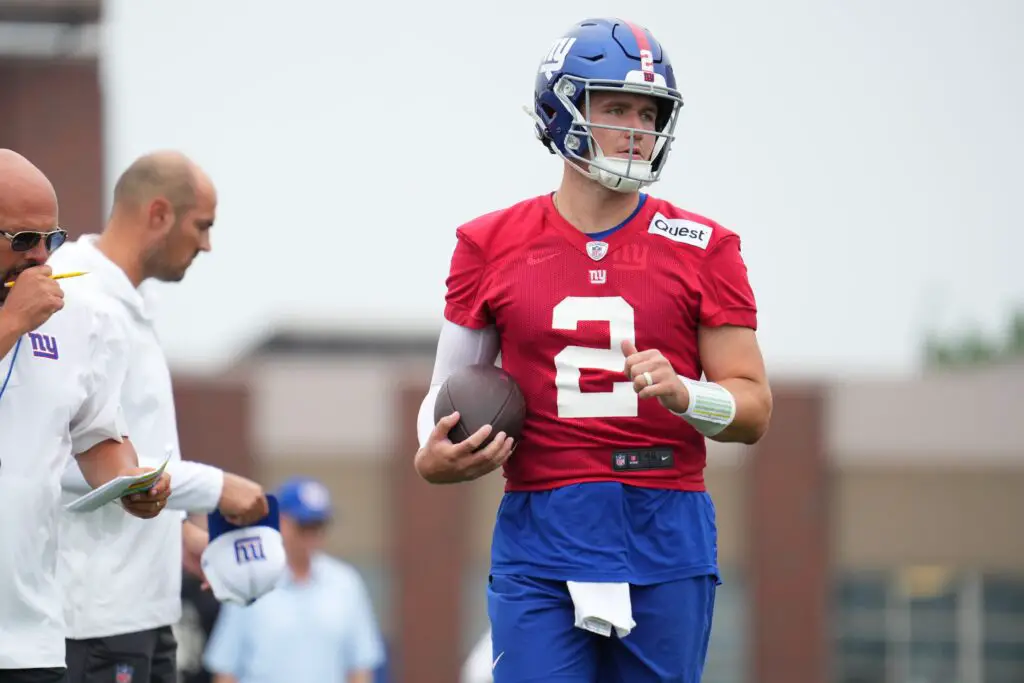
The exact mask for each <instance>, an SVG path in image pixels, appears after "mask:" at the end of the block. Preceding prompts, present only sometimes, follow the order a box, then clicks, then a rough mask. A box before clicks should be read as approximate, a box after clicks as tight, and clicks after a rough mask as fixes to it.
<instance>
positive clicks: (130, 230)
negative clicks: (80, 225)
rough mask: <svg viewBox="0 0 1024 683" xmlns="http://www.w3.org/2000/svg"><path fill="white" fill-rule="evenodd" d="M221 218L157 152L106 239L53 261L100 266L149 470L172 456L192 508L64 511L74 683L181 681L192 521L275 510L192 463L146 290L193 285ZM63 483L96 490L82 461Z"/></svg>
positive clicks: (132, 419) (125, 178)
mask: <svg viewBox="0 0 1024 683" xmlns="http://www.w3.org/2000/svg"><path fill="white" fill-rule="evenodd" d="M215 214H216V193H215V191H214V188H213V184H212V183H211V182H210V179H209V178H208V177H207V176H206V174H205V173H203V172H202V170H200V169H199V168H198V167H197V166H196V165H195V164H194V163H192V162H191V161H190V160H189V159H187V158H186V157H184V156H183V155H181V154H179V153H177V152H155V153H152V154H147V155H145V156H143V157H141V158H139V159H138V160H136V161H135V162H134V163H133V164H131V165H130V166H129V167H128V169H126V170H125V171H124V173H123V174H122V175H121V177H120V178H119V179H118V181H117V184H116V185H115V188H114V202H113V209H112V212H111V216H110V219H109V221H108V223H107V226H106V228H105V229H104V231H103V233H102V234H101V235H86V236H84V237H82V238H81V239H79V240H77V241H76V242H72V243H70V244H67V245H65V246H64V248H62V249H61V251H60V252H59V253H58V254H55V255H54V257H53V260H52V261H51V263H52V264H53V265H54V267H55V268H59V269H60V270H62V271H88V272H89V276H88V277H87V278H82V280H88V282H87V283H84V284H83V286H88V287H90V288H91V290H92V292H93V294H94V296H96V297H97V298H98V299H101V300H103V301H104V303H105V304H106V305H107V306H109V307H110V308H111V310H113V311H115V315H116V316H117V319H118V323H119V325H120V326H121V327H123V328H124V329H126V330H127V337H128V343H127V348H126V349H125V355H126V356H127V358H128V371H127V377H126V379H125V382H124V385H123V389H122V391H121V404H122V406H123V408H124V416H125V420H126V422H127V425H128V429H129V430H130V431H131V434H132V440H133V443H134V444H135V448H136V450H137V451H138V453H139V462H140V463H142V464H145V465H157V464H159V463H160V462H162V461H163V459H164V458H165V457H166V456H167V455H168V454H170V457H171V460H170V462H169V463H168V465H167V471H168V472H170V473H171V477H172V479H173V481H174V492H173V493H172V494H171V497H170V499H169V500H168V503H167V504H168V507H169V508H171V509H172V510H178V511H181V512H179V514H178V516H177V517H176V518H175V517H172V515H165V516H164V518H162V519H159V520H154V521H153V522H147V523H139V520H137V519H133V518H132V517H129V516H128V515H125V514H124V513H123V512H122V511H121V510H119V509H117V508H115V507H107V508H104V509H100V510H96V511H95V512H89V513H85V514H73V513H63V514H62V516H61V527H60V544H59V554H58V565H57V577H58V580H59V581H60V583H61V585H62V586H63V588H64V594H65V602H64V615H65V619H66V621H67V631H66V633H67V638H68V640H67V667H68V677H69V680H70V683H93V682H95V683H108V682H112V681H115V680H131V683H177V671H176V659H177V656H176V655H177V643H176V641H175V638H174V634H173V632H172V625H173V624H176V623H177V622H178V621H179V620H180V619H181V578H182V577H181V572H182V562H183V559H184V561H185V564H186V566H189V567H190V568H192V569H193V571H194V572H196V573H200V572H201V570H200V569H199V562H200V557H201V555H202V552H203V549H204V548H205V547H206V544H207V535H206V531H205V529H203V528H200V527H199V526H197V525H195V524H193V523H192V522H190V521H186V520H185V519H184V517H185V515H186V514H187V513H197V514H198V513H201V514H202V515H204V516H205V515H206V513H209V512H212V511H213V510H215V509H217V510H219V512H220V513H221V514H223V515H224V516H225V517H226V518H228V519H230V520H231V521H232V522H234V523H236V524H239V525H242V526H245V525H247V524H249V523H251V522H253V521H255V520H257V519H259V518H261V517H263V516H264V515H265V514H266V513H267V500H266V497H265V495H264V493H263V489H262V488H261V487H260V486H259V485H258V484H256V483H255V482H252V481H250V480H248V479H245V478H243V477H240V476H238V475H236V474H232V473H229V472H223V471H221V470H220V469H218V468H215V467H211V466H209V465H205V464H202V463H198V462H190V461H186V460H182V458H181V455H180V453H179V444H178V432H177V420H176V417H175V409H174V395H173V392H172V387H171V373H170V370H169V368H168V364H167V360H166V357H165V355H164V353H163V350H162V348H161V346H160V341H159V340H158V338H157V335H156V331H155V329H154V319H153V306H152V303H153V302H152V297H151V296H148V295H147V291H146V290H147V286H146V285H143V283H144V282H145V281H147V280H150V279H154V280H161V281H178V280H181V279H182V278H183V277H184V275H185V271H186V270H187V269H188V267H189V266H190V265H191V263H192V261H193V260H194V259H195V257H196V256H197V255H198V254H199V253H201V252H205V251H209V249H210V234H209V233H210V229H211V228H212V226H213V223H214V220H215V217H216V216H215ZM140 286H141V287H140ZM239 436H240V437H241V435H239ZM62 483H63V486H64V489H65V493H64V498H65V500H71V499H73V498H75V497H77V496H79V495H81V492H82V489H84V487H85V482H84V480H83V479H82V475H81V472H79V469H78V468H77V467H75V466H74V465H73V464H72V465H71V466H70V467H69V468H68V470H67V471H66V472H65V476H64V480H63V482H62ZM97 539H102V542H101V543H99V544H97ZM183 545H184V547H183ZM116 571H119V572H120V576H121V578H120V580H119V581H117V582H116V583H114V582H111V581H110V580H109V576H110V575H111V574H112V573H113V572H116Z"/></svg>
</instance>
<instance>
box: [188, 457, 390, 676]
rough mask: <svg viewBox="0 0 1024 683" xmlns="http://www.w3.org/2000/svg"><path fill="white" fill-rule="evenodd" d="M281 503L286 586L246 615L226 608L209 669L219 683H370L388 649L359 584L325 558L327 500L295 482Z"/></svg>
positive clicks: (306, 483) (316, 486) (311, 485)
mask: <svg viewBox="0 0 1024 683" xmlns="http://www.w3.org/2000/svg"><path fill="white" fill-rule="evenodd" d="M277 498H278V503H279V506H280V513H281V535H282V537H283V538H284V544H285V553H286V555H287V558H288V572H287V575H286V578H284V579H283V580H282V581H281V583H280V584H279V585H278V587H277V588H276V589H274V590H273V591H271V592H270V593H267V594H266V595H264V596H263V597H262V598H260V599H259V600H257V601H256V602H254V603H253V604H252V605H249V606H248V607H244V608H243V607H238V606H235V605H231V604H223V605H222V606H221V610H220V614H219V616H218V617H217V624H216V626H215V627H214V630H213V634H212V636H211V637H210V640H209V642H208V643H207V646H206V655H205V658H204V661H205V664H206V668H207V669H209V670H210V671H212V672H214V674H215V676H214V679H213V680H214V681H215V683H246V682H247V681H260V682H261V683H294V682H297V681H311V682H312V681H317V682H318V683H320V682H322V683H372V681H373V672H374V669H376V668H377V667H378V666H379V665H380V664H381V662H382V661H383V659H384V646H383V643H382V641H381V637H380V632H379V630H378V627H377V620H376V618H375V617H374V614H373V607H372V605H371V603H370V599H369V595H368V594H367V592H366V587H365V585H364V584H363V580H362V577H360V576H359V573H358V572H357V571H356V570H355V569H353V568H352V567H351V566H350V565H348V564H346V563H344V562H342V561H340V560H337V559H335V558H333V557H330V556H329V555H327V554H325V553H324V552H323V544H324V534H325V531H326V528H327V525H328V524H329V523H331V521H332V519H333V508H332V505H331V498H330V493H329V492H328V491H327V488H326V487H325V486H324V485H323V484H322V483H320V482H319V481H316V480H315V479H311V478H306V477H296V478H292V479H289V480H288V481H286V482H285V483H284V484H283V485H282V486H281V488H280V489H279V490H278V492H277Z"/></svg>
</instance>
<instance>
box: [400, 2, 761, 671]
mask: <svg viewBox="0 0 1024 683" xmlns="http://www.w3.org/2000/svg"><path fill="white" fill-rule="evenodd" d="M534 95H535V97H534V106H533V110H532V112H531V114H532V118H533V120H534V123H535V126H536V133H537V136H538V137H539V139H540V141H541V143H542V144H543V145H544V146H545V147H546V148H547V149H548V150H549V151H550V152H552V153H553V154H555V155H557V156H558V157H560V158H561V160H562V162H563V164H564V172H563V177H562V181H561V184H560V186H559V188H558V189H557V191H555V192H553V193H551V194H545V195H542V196H539V197H534V198H531V199H527V200H526V201H523V202H521V203H519V204H516V205H514V206H511V207H508V208H505V209H502V210H500V211H496V212H494V213H490V214H487V215H484V216H482V217H480V218H477V219H476V220H473V221H471V222H469V223H468V224H466V225H463V226H462V227H460V228H459V229H458V230H457V233H456V234H457V244H456V247H455V251H454V254H453V256H452V260H451V270H450V275H449V277H448V280H447V295H446V305H445V312H444V315H445V318H446V320H445V323H444V327H443V329H442V332H441V336H440V339H439V343H438V350H437V357H436V361H435V369H434V376H433V380H432V383H431V390H430V393H429V394H428V395H427V397H426V398H425V400H424V401H423V405H422V408H421V411H420V418H419V424H418V431H419V434H420V445H421V448H420V449H419V451H418V452H417V454H416V460H415V466H416V469H417V471H418V472H419V473H420V475H421V476H422V477H423V478H424V479H426V480H427V481H429V482H432V483H450V482H459V481H470V480H473V479H476V478H478V477H480V476H482V475H484V474H486V473H487V472H490V471H491V470H493V469H496V468H497V467H499V466H501V467H503V469H504V476H505V478H506V487H505V491H506V493H505V495H504V498H503V500H502V502H501V505H500V508H499V511H498V515H497V520H496V523H495V528H494V538H493V543H492V551H491V552H492V557H491V575H490V578H489V586H488V611H489V616H490V621H491V626H492V629H493V635H492V638H493V647H492V653H493V658H492V668H493V675H494V680H495V681H496V683H513V682H525V681H545V682H550V681H561V682H568V681H573V682H579V683H591V682H594V681H628V682H629V683H644V682H646V681H652V682H653V681H674V682H678V683H697V682H698V681H699V680H700V677H701V672H702V670H703V667H704V660H705V656H706V652H707V646H708V639H709V636H710V632H711V622H712V612H713V609H714V600H715V589H716V586H717V585H718V582H719V575H718V572H719V570H718V564H717V551H716V548H717V532H716V527H715V509H714V505H713V503H712V501H711V498H710V497H709V495H708V493H707V491H706V489H705V485H704V476H703V471H704V467H705V459H706V451H705V439H714V440H716V441H732V442H741V443H745V444H752V443H754V442H756V441H757V440H758V439H760V438H761V436H762V435H763V434H764V433H765V430H766V429H767V427H768V423H769V419H770V416H771V410H772V397H771V391H770V388H769V384H768V380H767V377H766V373H765V368H764V362H763V359H762V355H761V351H760V348H759V346H758V342H757V337H756V333H755V330H756V327H757V309H756V305H755V301H754V295H753V292H752V290H751V286H750V284H749V282H748V278H747V270H746V266H745V264H744V262H743V259H742V258H741V255H740V239H739V237H738V236H737V235H736V233H734V232H732V231H730V230H728V229H727V228H725V227H723V226H721V225H719V224H718V223H715V222H714V221H712V220H710V219H708V218H705V217H703V216H700V215H697V214H695V213H692V212H690V211H687V210H684V209H681V208H679V207H676V206H675V205H673V204H670V203H669V202H667V201H664V200H661V199H657V198H655V197H653V196H650V195H648V194H646V193H644V192H643V191H642V190H643V188H645V187H646V186H648V185H650V184H651V183H654V182H655V181H657V180H658V179H659V178H660V177H661V173H662V171H663V170H664V168H665V164H666V161H667V159H668V155H669V151H670V149H671V146H672V142H673V139H674V132H675V128H676V123H677V120H678V117H679V112H680V108H681V106H682V97H681V96H680V93H679V90H678V89H677V87H676V78H675V75H674V73H673V70H672V66H671V63H670V62H669V58H668V55H667V54H666V52H665V50H664V48H663V47H662V45H661V44H660V43H659V42H658V41H657V40H656V39H655V38H654V36H653V35H652V34H651V33H650V31H648V30H647V29H645V28H642V27H640V26H637V25H634V24H632V23H630V22H628V21H622V20H619V19H591V20H586V21H583V22H580V23H579V24H577V25H576V26H574V27H573V28H572V29H571V30H570V31H568V32H567V33H565V34H564V35H563V36H562V37H560V38H559V39H558V40H557V41H556V42H555V43H554V44H553V45H552V46H551V48H550V50H549V51H548V53H547V54H546V56H545V57H544V59H543V61H542V63H541V64H540V67H539V69H538V73H537V76H536V84H535V89H534ZM499 352H500V354H501V364H502V367H503V368H504V369H505V370H507V371H508V372H509V373H510V374H511V375H512V377H513V378H514V379H515V380H516V381H517V383H518V384H519V385H520V387H521V388H522V391H523V394H524V396H525V397H526V405H527V414H526V421H525V424H524V429H523V434H522V438H521V440H520V442H519V443H515V444H514V443H512V439H510V438H508V437H507V435H505V434H503V433H498V434H496V435H495V437H494V439H493V440H492V441H491V443H490V444H488V445H487V446H486V447H484V448H482V449H479V450H477V447H478V446H479V445H481V444H482V443H483V442H484V441H485V440H486V438H487V437H488V436H489V435H490V431H491V428H490V426H485V427H483V428H481V429H480V430H479V431H478V432H477V433H476V434H474V435H472V437H470V438H469V439H467V440H466V441H463V442H461V443H459V444H452V443H451V441H450V440H448V439H447V436H446V435H447V433H448V430H449V429H450V428H451V427H452V426H453V425H454V424H455V423H456V422H457V421H458V413H457V412H456V413H453V414H452V415H449V416H447V417H444V418H442V419H441V420H440V421H439V422H438V423H437V424H436V425H435V424H433V405H434V399H435V397H436V394H437V391H438V389H439V388H440V386H441V384H442V383H443V382H444V381H445V379H446V378H447V377H448V376H449V375H450V374H451V373H452V372H454V371H456V370H458V369H459V368H461V367H464V366H466V365H470V364H473V363H480V362H483V363H493V362H495V360H496V359H497V356H498V354H499ZM513 449H514V450H515V454H514V455H512V452H513ZM510 456H511V457H510Z"/></svg>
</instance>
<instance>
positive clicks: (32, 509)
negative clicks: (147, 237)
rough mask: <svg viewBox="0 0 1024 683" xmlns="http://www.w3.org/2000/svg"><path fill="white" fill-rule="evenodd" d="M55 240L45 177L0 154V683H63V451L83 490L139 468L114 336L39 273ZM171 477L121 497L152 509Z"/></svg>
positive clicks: (99, 314) (70, 290) (140, 510)
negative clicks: (79, 475) (144, 491)
mask: <svg viewBox="0 0 1024 683" xmlns="http://www.w3.org/2000/svg"><path fill="white" fill-rule="evenodd" d="M65 237H66V233H65V232H64V231H63V230H61V229H60V228H59V227H58V224H57V197H56V194H55V193H54V190H53V186H52V185H51V184H50V181H49V180H47V178H46V176H45V175H43V173H42V172H41V171H40V170H39V169H37V168H36V167H35V166H33V165H32V164H31V163H30V162H29V161H28V160H27V159H25V158H24V157H22V156H21V155H19V154H17V153H15V152H12V151H11V150H6V149H4V150H0V275H2V276H3V277H2V280H0V283H7V282H13V283H14V284H13V287H11V288H7V287H6V286H4V285H3V284H0V683H48V682H51V681H52V682H57V681H66V680H67V679H66V672H65V661H64V658H65V649H64V616H63V608H62V602H63V601H62V595H61V591H60V589H59V586H58V584H57V581H56V563H57V560H56V555H57V529H58V523H57V519H58V505H59V503H60V496H59V494H60V481H61V473H62V472H63V471H64V469H65V467H67V466H68V465H69V464H70V461H72V459H73V458H72V456H75V458H74V459H75V460H77V465H76V468H77V469H79V470H80V471H81V472H82V473H83V475H84V479H85V480H86V481H87V482H88V486H87V487H86V488H85V489H84V490H88V489H89V487H95V486H99V485H101V484H104V483H106V482H108V481H110V480H111V479H113V478H114V477H117V476H120V475H123V474H136V473H141V472H144V471H148V469H149V468H140V467H138V460H137V457H136V454H135V451H134V449H133V448H132V444H131V443H130V442H129V441H128V439H127V430H126V429H125V428H124V419H123V417H122V414H121V409H120V404H119V393H120V383H121V380H122V378H123V377H124V375H125V370H126V368H125V357H124V353H123V350H124V348H125V343H124V342H125V335H124V333H123V332H121V331H120V330H119V328H118V325H117V322H116V320H115V319H114V318H113V317H112V316H111V315H110V314H109V312H108V311H107V310H106V309H104V307H103V306H102V304H101V303H100V302H98V301H96V300H95V299H93V298H91V297H90V296H89V295H88V293H87V292H85V291H84V289H83V288H81V287H79V286H78V283H79V280H75V279H68V280H62V281H61V282H60V283H59V284H58V282H56V281H54V280H52V279H50V277H49V276H50V274H51V270H50V268H49V267H48V266H47V265H46V262H47V259H48V258H49V257H50V255H51V254H52V252H53V251H54V250H55V249H57V248H58V247H60V246H61V244H62V243H63V242H64V239H65ZM101 332H102V337H103V342H102V343H101ZM169 484H170V477H169V476H168V475H167V474H166V473H165V474H164V475H163V476H162V477H161V479H160V481H159V482H158V484H157V485H156V486H155V487H154V488H153V489H150V491H149V492H148V494H143V495H136V496H132V497H131V498H123V499H122V500H121V502H122V504H123V506H124V510H126V511H127V512H129V513H130V514H132V515H135V516H136V517H141V518H151V517H154V516H156V515H157V514H158V513H159V512H160V510H161V509H162V508H163V506H164V503H165V502H166V500H167V494H168V489H169ZM108 507H111V508H113V507H116V506H112V505H111V506H108ZM118 510H119V511H120V510H121V508H118ZM121 514H124V512H121ZM140 521H141V520H140ZM117 579H118V575H117V573H114V574H112V575H111V576H110V577H109V580H110V581H117ZM141 607H142V608H145V605H141Z"/></svg>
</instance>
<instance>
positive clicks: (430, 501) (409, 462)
mask: <svg viewBox="0 0 1024 683" xmlns="http://www.w3.org/2000/svg"><path fill="white" fill-rule="evenodd" d="M425 392H426V387H415V388H411V389H407V390H405V391H403V392H401V393H400V394H399V400H400V401H401V406H400V408H401V409H400V411H399V412H398V415H400V416H401V417H402V419H401V423H400V424H401V425H402V427H401V429H402V434H401V438H400V439H399V446H400V447H399V448H398V449H397V452H396V453H395V456H394V462H393V473H392V489H391V496H392V501H393V513H392V514H393V515H394V517H393V520H394V528H393V532H392V536H391V544H392V558H393V559H392V567H393V570H394V572H395V582H394V585H395V590H396V593H395V596H394V600H395V615H394V616H395V625H396V629H395V635H396V638H395V643H394V651H395V655H396V656H397V658H398V660H397V661H396V662H395V671H396V674H395V678H394V680H395V681H396V683H453V682H454V681H458V680H459V670H460V669H461V666H462V661H461V656H460V653H461V647H460V645H461V634H462V591H463V586H464V585H465V579H464V577H463V572H464V571H465V567H466V558H467V543H466V538H467V535H468V533H469V525H468V524H467V522H466V515H467V514H468V512H469V497H468V494H469V491H468V488H467V487H466V486H464V485H458V484H456V485H453V486H434V485H432V484H427V483H426V482H425V481H423V480H422V479H421V478H420V476H419V475H418V474H416V470H415V469H413V456H414V455H415V453H416V449H417V446H418V440H417V438H416V414H417V412H418V411H419V406H420V402H421V401H422V400H423V394H424V393H425Z"/></svg>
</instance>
